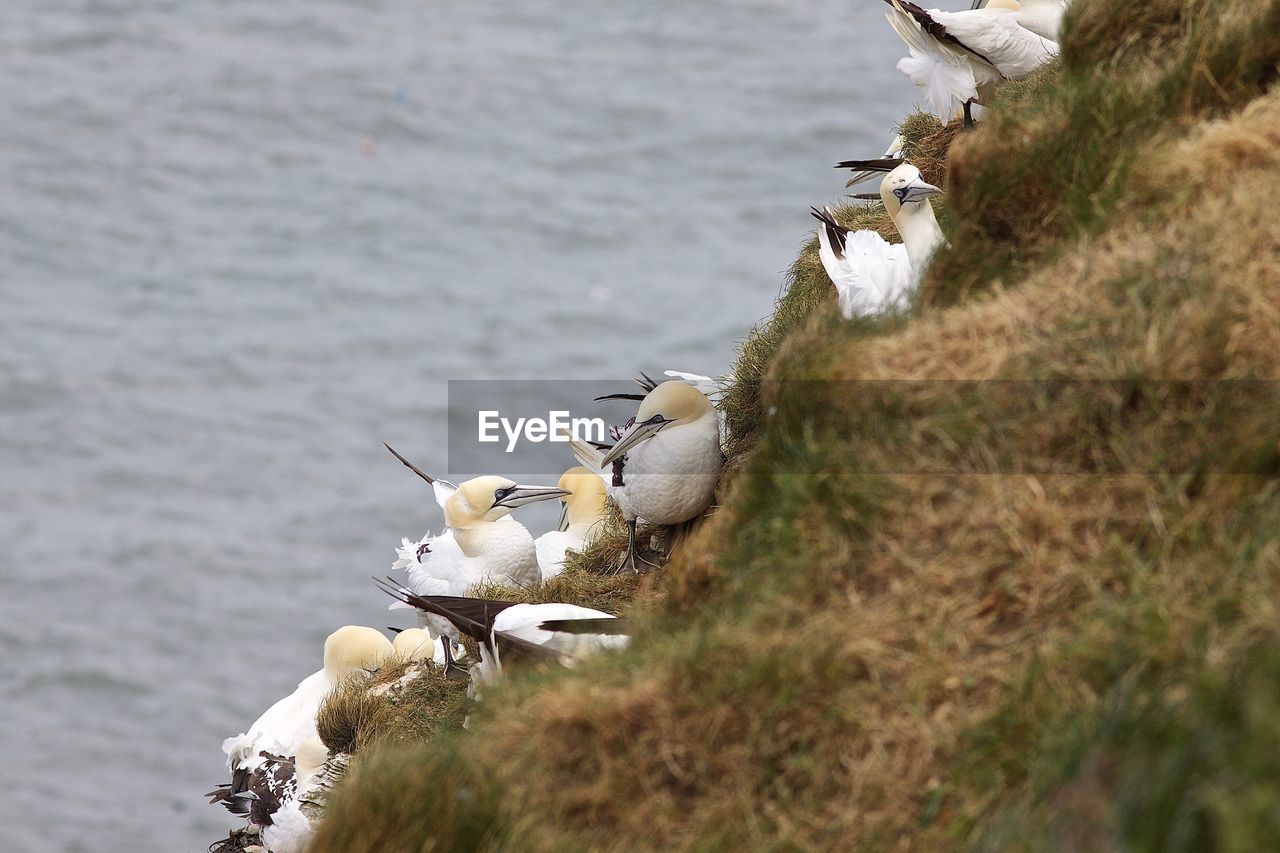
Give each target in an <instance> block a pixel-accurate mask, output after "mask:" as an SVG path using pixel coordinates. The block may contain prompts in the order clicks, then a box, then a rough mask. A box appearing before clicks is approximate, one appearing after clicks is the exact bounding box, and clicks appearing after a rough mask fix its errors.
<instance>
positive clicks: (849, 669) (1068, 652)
mask: <svg viewBox="0 0 1280 853" xmlns="http://www.w3.org/2000/svg"><path fill="white" fill-rule="evenodd" d="M1277 33H1280V0H1264V1H1263V2H1249V3H1246V2H1243V0H1216V2H1215V1H1214V0H1151V2H1147V3H1127V2H1121V0H1075V2H1074V4H1073V7H1072V9H1071V11H1070V13H1069V15H1068V20H1067V22H1066V27H1065V33H1064V38H1063V44H1062V47H1063V50H1062V57H1061V60H1060V62H1059V63H1058V64H1057V65H1056V66H1055V67H1054V68H1052V69H1049V70H1047V71H1046V72H1045V73H1043V74H1041V75H1039V76H1038V77H1037V78H1036V79H1034V80H1032V81H1029V82H1028V83H1026V84H1022V85H1018V86H1011V87H1009V88H1008V89H1007V90H1006V91H1005V93H1004V95H1003V96H1002V99H1001V103H999V104H998V105H997V106H996V107H995V109H993V110H992V111H991V112H990V114H989V117H988V119H987V121H985V122H984V123H983V124H982V125H981V126H980V127H979V128H978V129H977V130H975V131H973V132H969V133H964V134H960V135H959V136H955V135H954V134H953V133H951V132H950V131H939V129H938V128H937V127H936V126H934V127H923V126H922V127H921V128H919V129H917V130H915V131H914V132H913V133H912V134H911V135H912V136H913V138H914V139H915V140H917V144H918V145H920V146H923V147H922V148H921V150H919V151H918V152H916V153H917V156H920V157H922V158H928V159H931V160H932V161H934V164H935V165H936V168H937V169H938V170H939V171H941V170H942V169H943V167H944V165H945V172H946V179H945V181H946V188H947V191H948V194H947V205H948V216H947V217H946V218H945V221H946V222H947V227H948V231H949V239H950V241H951V244H952V245H951V248H950V249H949V250H947V251H945V252H943V253H941V254H940V255H939V257H938V258H937V260H936V262H935V264H934V266H933V268H932V269H931V270H930V272H929V274H928V276H927V278H926V280H925V281H924V282H923V283H922V286H921V297H920V300H919V305H918V306H917V307H916V308H915V309H914V310H913V311H912V312H911V314H910V316H901V317H892V318H886V319H884V320H881V321H877V322H860V323H844V322H841V321H839V319H838V318H837V317H836V315H835V309H834V304H833V302H834V300H833V298H832V297H831V295H830V285H829V284H828V283H827V282H826V280H825V276H824V275H823V273H822V271H821V267H820V265H818V263H817V260H816V257H815V256H814V250H813V246H812V244H809V245H808V246H806V247H805V248H804V250H803V251H802V253H801V256H800V258H799V259H798V260H797V262H796V265H795V267H794V268H793V270H792V272H791V275H790V281H789V287H788V290H787V292H786V294H785V295H784V296H783V297H782V299H781V300H780V302H779V305H778V310H777V313H776V314H775V316H774V318H773V319H772V320H771V322H770V323H769V324H767V325H766V326H764V327H762V328H760V329H757V330H755V331H753V333H752V335H751V336H750V337H749V338H748V340H746V341H745V342H744V345H743V349H742V354H741V358H740V361H739V363H738V365H737V367H736V368H735V377H734V379H735V385H734V387H733V388H732V389H731V390H730V391H729V393H728V394H727V395H726V399H725V400H724V402H723V408H724V410H725V412H726V415H727V418H728V423H729V426H730V430H731V451H732V456H733V458H732V460H731V466H730V475H729V476H728V477H727V478H726V482H725V483H724V484H723V487H722V494H721V500H720V507H719V509H718V511H717V512H716V513H715V514H714V515H713V516H712V517H711V518H710V519H709V520H708V521H707V522H706V523H705V524H704V525H702V527H701V529H699V530H698V531H697V532H696V533H695V534H693V536H694V538H693V540H692V541H691V542H686V543H684V546H683V547H682V548H681V549H680V551H679V553H678V554H677V557H676V559H675V560H674V561H673V563H672V564H671V565H670V566H669V567H668V569H667V570H666V571H665V572H664V573H662V574H661V575H660V576H651V577H647V578H645V579H643V580H640V581H636V580H634V579H628V580H625V581H623V580H618V579H603V578H599V577H598V576H597V575H594V574H593V573H592V571H591V569H592V565H593V559H594V560H596V561H597V562H598V561H599V560H601V559H605V558H606V557H607V555H602V554H599V553H598V554H595V555H588V559H587V560H584V561H582V562H581V564H579V565H576V566H573V567H571V569H570V571H569V572H568V573H567V575H566V578H565V579H564V580H562V581H559V582H558V584H557V585H556V586H555V587H554V588H552V589H548V590H543V591H541V592H540V593H539V595H540V596H541V597H542V598H543V599H544V600H545V599H548V598H556V597H560V598H565V599H568V600H577V601H584V602H594V603H595V604H597V605H599V606H605V607H606V609H610V610H617V609H628V608H629V611H628V612H629V613H630V614H631V615H634V616H636V617H637V618H639V619H640V620H641V622H642V631H641V632H640V634H639V636H638V637H637V638H636V642H635V643H634V645H633V647H632V648H631V649H630V650H628V652H627V653H626V654H622V655H602V656H600V657H598V658H595V659H592V660H590V661H587V662H586V663H584V664H583V665H581V666H579V667H577V668H575V669H574V670H572V671H538V672H527V673H522V674H516V675H514V677H513V678H511V679H510V681H509V683H507V684H505V685H504V686H503V687H502V688H501V689H499V690H495V691H492V692H491V693H490V694H488V695H486V697H485V700H484V701H483V702H482V703H479V705H477V706H475V707H474V708H471V709H470V715H471V716H470V720H469V722H468V725H467V728H466V729H463V728H461V726H460V722H461V720H460V715H461V714H462V713H463V710H464V706H463V704H462V703H461V702H459V701H456V698H455V694H454V693H452V692H450V691H449V690H447V689H445V688H443V687H441V688H436V687H431V686H424V687H423V688H422V690H423V691H424V695H429V696H430V697H431V698H430V701H431V702H433V703H435V704H434V705H433V707H435V708H436V709H437V711H436V712H433V714H435V716H432V715H431V714H428V715H425V716H423V715H417V716H416V717H414V716H413V715H407V716H408V717H413V720H412V728H411V731H410V730H406V731H408V732H409V734H408V736H405V731H400V730H391V729H394V725H393V724H391V723H388V727H389V730H388V731H385V732H382V733H381V734H380V735H379V736H373V735H371V734H368V733H366V734H363V735H362V734H360V733H359V732H356V731H346V732H345V733H342V734H341V739H342V742H343V743H348V744H357V745H358V746H359V754H358V755H357V760H356V761H355V762H353V767H352V772H351V775H350V776H349V778H348V779H347V780H346V782H345V784H344V785H343V786H342V787H341V788H340V789H339V790H338V791H337V792H336V793H335V796H334V797H333V799H332V800H331V801H330V804H329V807H328V813H327V817H326V819H325V820H324V822H323V823H322V824H321V825H320V826H319V827H318V829H317V836H316V839H315V842H314V844H313V847H312V849H313V850H315V851H322V853H326V852H327V851H335V853H336V851H344V852H349V851H364V850H368V851H375V850H376V851H427V850H444V849H455V848H468V849H474V848H477V847H480V848H492V849H511V848H517V847H518V848H520V849H539V850H541V849H586V848H599V849H658V848H662V849H672V848H675V849H696V850H713V849H743V848H749V849H760V848H767V849H833V848H840V849H885V848H895V849H896V848H902V849H956V848H960V847H967V848H974V849H992V850H997V849H998V850H1008V849H1028V850H1031V849H1035V850H1042V849H1062V850H1075V849H1091V850H1093V849H1096V850H1109V849H1115V850H1120V849H1161V850H1188V851H1190V850H1203V849H1212V848H1220V849H1240V850H1246V849H1257V848H1259V847H1260V846H1261V845H1262V843H1263V840H1265V839H1271V838H1274V837H1277V835H1280V763H1278V762H1277V761H1276V760H1275V758H1274V756H1275V755H1276V754H1277V749H1276V747H1277V746H1280V724H1278V723H1277V719H1280V716H1278V715H1277V711H1278V710H1280V680H1278V679H1277V676H1278V675H1280V644H1278V643H1277V639H1278V637H1277V631H1278V630H1280V477H1278V475H1280V418H1277V417H1276V413H1277V411H1280V406H1277V405H1276V403H1277V402H1280V395H1278V394H1277V393H1276V389H1277V387H1280V386H1277V383H1276V381H1275V380H1277V379H1280V213H1278V212H1277V209H1276V207H1275V201H1274V200H1275V199H1276V198H1280V93H1277V92H1276V91H1274V89H1273V86H1274V82H1275V80H1276V79H1277V76H1280V38H1277V37H1276V34H1277ZM914 121H916V122H917V123H920V122H921V120H919V119H916V120H914ZM953 137H954V140H953ZM948 144H949V145H950V149H949V151H948V150H947V145H948ZM925 148H927V149H928V150H925ZM843 215H844V216H845V217H846V218H848V219H849V220H850V222H851V223H852V222H856V223H858V224H863V225H866V226H868V227H878V226H879V225H882V224H883V223H882V222H880V221H878V220H876V217H877V216H878V215H879V213H878V212H877V211H876V210H875V209H874V208H871V209H869V210H867V211H853V210H847V211H844V212H843ZM608 544H611V545H616V537H614V538H613V539H611V542H610V543H608ZM601 550H607V549H604V548H602V549H601ZM342 701H345V702H347V703H348V704H349V705H352V706H353V707H354V706H357V705H359V704H360V703H359V702H354V701H353V700H352V699H351V697H349V696H347V697H345V698H343V700H342ZM360 707H361V708H363V706H360ZM360 714H362V715H365V714H367V715H368V716H369V717H370V718H371V719H372V718H375V717H378V714H377V713H375V712H372V711H366V710H361V711H360ZM339 716H340V715H339ZM392 716H394V715H391V716H388V715H384V718H385V719H391V717H392ZM404 717H406V715H404V714H401V715H399V716H397V717H396V719H401V718H404ZM330 722H331V723H333V721H332V720H331V721H330ZM322 728H323V725H322ZM331 728H332V730H333V732H341V731H343V730H342V725H340V724H338V723H333V725H332V726H331ZM348 728H349V727H348ZM331 733H332V732H331ZM333 736H334V737H339V735H337V734H335V735H333Z"/></svg>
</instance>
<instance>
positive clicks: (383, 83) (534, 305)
mask: <svg viewBox="0 0 1280 853" xmlns="http://www.w3.org/2000/svg"><path fill="white" fill-rule="evenodd" d="M901 53H902V48H901V45H900V43H899V42H898V41H897V39H896V37H895V36H893V34H892V33H891V31H890V30H889V27H888V25H887V24H886V23H885V22H884V20H883V17H882V12H881V7H880V4H878V3H875V2H871V0H866V2H849V0H838V2H837V0H814V2H805V3H797V2H781V0H778V2H767V1H766V0H757V2H727V1H724V0H722V2H716V1H715V0H696V2H693V1H692V0H690V1H689V2H682V1H681V0H673V1H672V2H653V0H616V2H609V3H599V2H569V1H568V0H555V2H548V1H547V0H544V2H539V3H497V2H493V3H482V2H475V0H471V2H456V0H453V2H449V1H448V0H434V1H433V0H365V2H354V0H353V2H336V0H305V2H304V0H272V2H262V3H233V2H213V0H171V2H162V0H41V1H40V2H28V3H12V4H9V6H8V7H7V8H6V9H5V13H4V24H3V26H2V27H0V81H2V82H0V88H2V91H3V93H4V97H3V99H0V542H2V543H3V546H4V547H3V549H2V550H0V661H2V662H3V663H0V730H2V731H3V733H4V734H3V738H4V740H3V754H2V755H0V778H2V779H3V781H4V796H3V797H0V826H3V827H4V848H5V849H6V850H8V851H14V850H32V851H36V850H40V851H44V850H86V851H88V850H93V851H101V850H123V849H144V850H203V849H204V848H205V847H206V846H207V845H208V844H209V843H210V842H211V841H214V840H215V839H216V838H218V837H219V836H222V835H225V832H226V830H227V829H228V828H229V827H231V826H232V825H234V823H235V822H234V820H233V819H231V817H230V816H229V815H226V814H225V813H223V812H221V810H219V809H215V808H212V807H210V806H208V805H206V804H205V802H204V800H203V799H202V798H201V796H200V794H201V793H202V792H204V791H205V790H208V789H209V788H210V787H212V786H213V785H214V784H215V783H217V782H219V781H221V780H222V779H223V778H224V774H225V771H224V769H223V764H222V761H223V758H222V754H221V752H220V751H219V744H220V742H221V740H222V738H223V737H225V736H227V735H229V734H234V733H236V732H239V731H241V730H242V729H243V728H244V727H245V726H247V725H248V723H250V722H251V721H252V720H253V719H254V718H255V717H256V716H257V714H258V713H260V712H261V711H262V710H263V709H264V708H265V707H266V706H267V705H268V704H269V703H270V702H272V701H274V700H275V699H276V698H278V697H279V696H281V695H283V694H284V693H286V692H288V691H289V690H291V689H292V687H293V685H294V684H295V683H296V682H297V681H298V680H299V679H301V678H302V677H303V676H305V675H307V674H308V673H310V672H312V671H314V670H315V669H317V668H318V667H319V663H320V660H319V658H320V647H321V643H322V642H323V639H324V637H325V635H326V634H327V633H328V632H329V631H331V630H332V629H333V628H335V627H337V626H339V625H342V624H344V623H352V622H354V623H363V624H371V625H376V626H381V625H387V624H405V621H406V619H405V617H404V615H403V614H388V613H386V611H385V609H384V608H385V599H384V597H383V596H382V595H381V593H379V592H377V591H376V590H375V589H374V588H373V587H372V585H371V583H370V582H369V580H368V577H369V575H371V574H376V573H380V572H382V571H384V570H385V569H386V568H387V567H388V566H389V564H390V561H391V560H392V559H393V557H394V554H393V552H392V548H393V546H394V545H395V544H396V543H397V542H398V541H399V538H400V536H402V535H413V536H418V535H421V533H423V532H424V531H425V530H426V529H427V528H428V527H437V526H438V525H439V524H440V515H439V511H438V510H437V509H436V507H435V506H434V504H433V503H432V501H431V497H430V495H429V493H428V492H427V491H426V490H425V489H424V488H423V487H422V485H421V484H420V483H419V482H417V481H416V480H414V479H413V478H412V477H411V476H410V475H408V474H407V473H406V472H405V471H404V470H403V469H401V468H400V467H399V466H398V465H397V464H395V462H394V461H393V460H391V459H390V458H389V457H388V456H387V454H386V452H385V451H384V450H383V449H382V447H381V445H380V442H381V441H382V440H384V439H386V440H388V441H390V442H391V443H392V444H395V445H397V446H398V447H399V448H400V449H401V450H403V451H405V452H406V453H410V454H412V456H413V457H415V458H416V459H418V460H419V461H420V464H421V465H422V466H423V467H425V468H427V469H428V470H434V471H436V472H438V473H441V474H444V473H447V472H445V470H444V469H445V459H444V448H445V442H444V435H443V429H444V426H443V425H444V404H445V390H446V386H445V382H446V380H448V379H451V378H453V379H458V378H593V377H613V376H619V377H625V376H630V375H632V374H633V373H634V372H635V371H637V370H640V369H643V370H647V371H650V372H655V371H661V370H662V369H664V368H680V369H685V370H695V371H701V372H707V373H715V372H720V371H722V370H724V369H725V368H726V367H727V366H728V364H729V361H730V359H731V357H732V353H733V351H734V347H735V343H736V342H737V341H738V340H739V339H740V338H741V337H742V336H743V335H744V334H745V333H746V331H747V329H748V328H749V327H750V326H751V324H752V323H754V322H756V321H757V320H759V319H761V318H763V317H765V316H767V315H768V313H769V311H770V308H771V305H772V302H773V299H774V298H775V296H776V295H777V293H778V289H779V286H780V284H781V278H782V277H781V272H782V271H783V270H784V269H785V268H786V267H787V266H788V265H789V264H790V262H791V261H792V259H793V258H794V255H795V251H796V249H797V247H798V246H799V245H800V244H801V243H802V242H803V241H804V240H806V239H807V238H808V236H809V235H810V234H811V233H812V229H811V226H812V222H811V221H810V219H809V217H808V214H807V208H808V206H809V205H810V204H822V203H824V202H828V201H831V200H833V199H835V198H837V197H838V195H839V194H840V192H841V191H842V184H843V180H842V177H841V175H840V174H838V173H836V172H834V171H833V170H832V169H831V168H830V164H831V163H833V162H835V161H836V160H838V159H844V158H847V157H854V156H872V155H875V154H878V153H879V152H880V151H881V150H882V148H883V147H884V145H885V144H886V142H887V141H888V138H889V136H890V135H891V128H892V126H893V124H894V123H895V122H896V121H898V120H900V118H901V117H902V115H903V114H904V112H905V110H906V108H907V107H908V106H909V105H910V104H911V102H912V101H913V99H914V90H913V89H912V88H911V86H910V84H909V83H908V82H907V81H906V80H905V79H903V78H902V77H900V76H899V75H898V74H897V72H896V71H895V70H894V61H895V60H896V58H897V57H898V56H900V55H901ZM567 461H568V460H567V459H566V462H567ZM454 473H458V472H454ZM526 520H527V521H528V522H529V524H530V526H531V527H532V528H534V529H535V532H540V530H541V529H545V526H542V527H539V525H546V524H548V523H550V519H549V518H547V517H546V516H545V514H544V515H541V516H540V515H538V514H537V513H534V514H532V515H529V516H526Z"/></svg>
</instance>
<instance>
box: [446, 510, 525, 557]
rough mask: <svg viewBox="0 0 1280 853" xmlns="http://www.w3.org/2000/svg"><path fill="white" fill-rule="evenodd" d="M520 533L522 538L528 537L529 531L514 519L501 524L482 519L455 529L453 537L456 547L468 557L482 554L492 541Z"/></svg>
mask: <svg viewBox="0 0 1280 853" xmlns="http://www.w3.org/2000/svg"><path fill="white" fill-rule="evenodd" d="M521 534H523V536H524V538H529V531H528V530H525V528H524V525H523V524H521V523H520V522H518V521H515V520H514V519H509V520H507V521H504V522H502V523H501V524H500V523H498V522H495V521H482V522H479V523H477V524H472V525H470V526H468V527H463V528H458V529H455V530H454V531H453V538H454V540H455V541H457V543H458V547H459V548H461V549H462V553H464V554H466V555H467V556H468V557H475V556H478V555H480V554H483V553H484V552H485V550H487V549H488V548H489V547H490V546H492V545H493V544H494V543H496V542H498V541H500V540H502V539H505V538H507V537H509V536H520V535H521Z"/></svg>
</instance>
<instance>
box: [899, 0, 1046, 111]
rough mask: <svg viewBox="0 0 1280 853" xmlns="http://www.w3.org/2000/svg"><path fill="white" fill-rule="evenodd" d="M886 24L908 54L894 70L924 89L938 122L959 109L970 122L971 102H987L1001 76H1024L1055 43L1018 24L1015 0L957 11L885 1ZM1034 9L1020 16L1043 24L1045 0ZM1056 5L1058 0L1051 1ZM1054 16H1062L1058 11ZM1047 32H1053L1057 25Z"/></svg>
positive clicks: (903, 0)
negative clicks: (906, 49)
mask: <svg viewBox="0 0 1280 853" xmlns="http://www.w3.org/2000/svg"><path fill="white" fill-rule="evenodd" d="M885 2H886V3H888V4H889V6H890V7H891V8H890V10H889V11H888V12H887V13H885V17H886V18H887V19H888V21H889V25H890V26H892V27H893V29H894V31H895V32H896V33H897V34H898V36H899V37H901V39H902V40H903V41H904V42H906V45H907V48H908V49H909V51H910V55H909V56H907V57H904V58H903V59H901V60H899V61H898V70H899V71H901V72H902V73H903V74H904V75H906V76H907V77H909V78H910V79H911V82H913V83H915V84H916V86H917V87H919V88H920V89H921V91H923V92H924V99H925V107H926V108H927V109H928V110H929V112H931V113H933V114H934V115H936V116H938V118H940V119H942V120H943V121H949V120H950V119H951V118H952V117H954V116H955V115H956V114H957V113H963V115H964V118H965V125H966V126H969V125H971V124H972V123H973V116H972V112H971V108H972V105H973V104H979V105H985V104H989V103H990V99H991V95H992V93H993V92H994V91H995V89H996V87H997V86H999V85H1000V84H1001V83H1003V82H1004V81H1005V80H1023V79H1025V78H1027V77H1028V76H1030V75H1031V73H1032V72H1034V71H1035V70H1036V69H1038V68H1040V67H1041V66H1043V65H1044V64H1045V63H1047V62H1049V61H1050V60H1051V59H1053V57H1055V56H1057V55H1058V43H1057V42H1056V41H1054V40H1052V39H1050V38H1048V37H1046V36H1044V35H1042V34H1041V33H1039V32H1037V31H1033V30H1031V29H1029V28H1028V27H1027V26H1026V25H1024V23H1023V20H1024V19H1023V17H1022V16H1023V13H1022V12H1021V11H1020V7H1019V4H1018V2H1017V0H990V2H989V3H988V4H987V5H986V6H985V7H983V8H977V9H966V10H963V11H960V12H944V11H942V10H940V9H924V8H921V7H920V6H917V5H916V4H915V3H912V2H910V0H885ZM1032 3H1033V6H1034V8H1035V13H1034V14H1032V13H1031V12H1028V13H1027V14H1026V17H1025V20H1026V21H1027V22H1029V23H1034V24H1035V25H1036V26H1038V27H1041V28H1044V27H1045V25H1046V22H1047V18H1048V15H1047V14H1044V13H1043V12H1042V11H1041V9H1040V4H1041V3H1047V0H1040V3H1037V2H1036V0H1032ZM1054 5H1061V4H1054ZM1058 18H1059V19H1060V18H1061V14H1060V13H1059V15H1058ZM1052 31H1053V32H1054V33H1055V34H1056V32H1057V25H1056V23H1055V24H1053V27H1052Z"/></svg>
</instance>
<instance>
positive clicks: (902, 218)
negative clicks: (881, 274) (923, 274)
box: [896, 200, 943, 269]
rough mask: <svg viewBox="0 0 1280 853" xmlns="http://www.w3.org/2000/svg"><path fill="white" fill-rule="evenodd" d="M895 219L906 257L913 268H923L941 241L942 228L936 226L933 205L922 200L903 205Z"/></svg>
mask: <svg viewBox="0 0 1280 853" xmlns="http://www.w3.org/2000/svg"><path fill="white" fill-rule="evenodd" d="M896 219H897V222H896V224H897V226H898V233H899V234H901V235H902V244H903V245H904V246H906V247H907V258H908V259H910V261H911V266H912V267H913V268H914V269H923V268H924V266H925V264H927V263H928V262H929V257H930V256H931V255H932V254H933V252H934V250H935V249H937V248H938V244H940V243H941V242H942V239H943V238H942V229H941V228H940V227H938V218H937V217H936V216H934V215H933V205H931V204H929V202H928V201H927V200H926V201H923V202H921V203H919V204H908V205H904V206H903V207H902V208H901V209H900V210H899V211H898V216H897V217H896Z"/></svg>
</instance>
